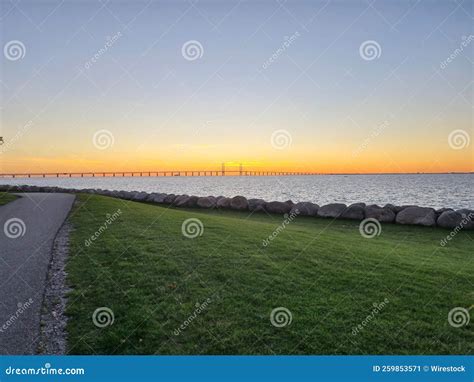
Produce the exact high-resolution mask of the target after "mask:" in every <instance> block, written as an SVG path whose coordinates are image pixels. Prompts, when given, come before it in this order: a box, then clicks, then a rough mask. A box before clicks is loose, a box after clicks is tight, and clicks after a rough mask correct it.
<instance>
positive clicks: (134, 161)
mask: <svg viewBox="0 0 474 382" xmlns="http://www.w3.org/2000/svg"><path fill="white" fill-rule="evenodd" d="M0 4H1V9H0V23H1V24H0V28H1V29H0V33H1V34H0V41H1V45H2V50H3V56H2V57H1V67H0V69H1V70H0V80H1V83H0V85H1V94H0V95H1V118H0V120H1V127H0V136H1V137H3V141H4V142H3V144H2V145H0V172H1V173H9V172H17V173H19V172H71V171H158V170H218V169H220V167H221V163H226V165H227V168H228V169H232V168H233V167H235V168H236V169H237V167H236V166H238V164H239V163H242V164H243V166H244V168H245V169H248V170H257V171H269V170H274V171H275V170H280V171H311V172H318V173H376V172H395V173H398V172H451V171H453V172H454V171H456V172H468V171H474V150H473V147H474V142H473V139H474V137H473V129H474V127H473V126H474V124H473V63H474V54H473V53H474V36H473V35H474V31H473V25H474V23H473V22H472V18H473V15H474V11H473V3H472V2H470V1H462V0H456V1H423V0H419V1H397V2H394V1H388V0H387V1H382V0H378V1H373V0H370V1H356V0H353V1H290V0H288V1H148V0H147V1H124V0H121V1H112V0H111V1H64V2H63V1H18V0H14V1H13V0H12V1H8V0H2V1H1V2H0Z"/></svg>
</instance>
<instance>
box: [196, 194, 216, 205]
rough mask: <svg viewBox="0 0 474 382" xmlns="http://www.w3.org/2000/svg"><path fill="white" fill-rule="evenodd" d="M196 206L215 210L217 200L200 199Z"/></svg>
mask: <svg viewBox="0 0 474 382" xmlns="http://www.w3.org/2000/svg"><path fill="white" fill-rule="evenodd" d="M196 205H197V206H198V207H200V208H214V207H215V206H216V198H215V197H214V196H204V197H200V198H198V200H197V202H196Z"/></svg>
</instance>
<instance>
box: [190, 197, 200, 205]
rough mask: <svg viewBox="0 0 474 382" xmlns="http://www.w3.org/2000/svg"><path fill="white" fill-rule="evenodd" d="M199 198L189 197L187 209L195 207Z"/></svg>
mask: <svg viewBox="0 0 474 382" xmlns="http://www.w3.org/2000/svg"><path fill="white" fill-rule="evenodd" d="M198 199H199V197H197V196H195V195H191V196H190V197H189V200H188V207H197V201H198Z"/></svg>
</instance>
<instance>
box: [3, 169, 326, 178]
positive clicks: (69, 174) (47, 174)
mask: <svg viewBox="0 0 474 382" xmlns="http://www.w3.org/2000/svg"><path fill="white" fill-rule="evenodd" d="M232 175H233V176H288V175H317V174H316V173H311V172H294V171H291V172H288V171H248V170H242V171H237V170H230V171H229V170H225V171H215V170H187V171H186V170H179V171H172V170H167V171H107V172H103V171H99V172H43V173H38V172H31V173H2V174H0V178H85V177H92V178H95V177H103V178H105V177H126V176H136V177H157V176H232Z"/></svg>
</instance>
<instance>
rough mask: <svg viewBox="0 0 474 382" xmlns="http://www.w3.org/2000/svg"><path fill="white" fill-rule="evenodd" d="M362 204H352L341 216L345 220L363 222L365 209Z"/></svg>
mask: <svg viewBox="0 0 474 382" xmlns="http://www.w3.org/2000/svg"><path fill="white" fill-rule="evenodd" d="M362 204H363V203H362ZM362 204H351V205H350V206H349V207H347V208H346V209H345V210H344V211H343V212H342V214H341V218H343V219H353V220H363V219H364V207H363V206H362Z"/></svg>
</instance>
